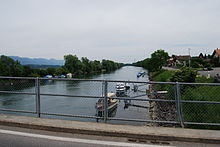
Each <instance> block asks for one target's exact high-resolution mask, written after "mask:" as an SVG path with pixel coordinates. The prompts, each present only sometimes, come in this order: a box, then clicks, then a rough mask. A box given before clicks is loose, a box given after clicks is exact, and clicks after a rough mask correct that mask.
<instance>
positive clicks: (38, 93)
mask: <svg viewBox="0 0 220 147" xmlns="http://www.w3.org/2000/svg"><path fill="white" fill-rule="evenodd" d="M35 92H36V112H37V117H40V80H39V78H36V81H35Z"/></svg>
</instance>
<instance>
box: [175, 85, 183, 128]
mask: <svg viewBox="0 0 220 147" xmlns="http://www.w3.org/2000/svg"><path fill="white" fill-rule="evenodd" d="M175 91H176V92H175V97H176V111H177V116H178V119H179V123H180V126H181V127H182V128H184V122H183V115H182V108H181V104H180V100H181V92H180V85H179V83H178V82H176V90H175Z"/></svg>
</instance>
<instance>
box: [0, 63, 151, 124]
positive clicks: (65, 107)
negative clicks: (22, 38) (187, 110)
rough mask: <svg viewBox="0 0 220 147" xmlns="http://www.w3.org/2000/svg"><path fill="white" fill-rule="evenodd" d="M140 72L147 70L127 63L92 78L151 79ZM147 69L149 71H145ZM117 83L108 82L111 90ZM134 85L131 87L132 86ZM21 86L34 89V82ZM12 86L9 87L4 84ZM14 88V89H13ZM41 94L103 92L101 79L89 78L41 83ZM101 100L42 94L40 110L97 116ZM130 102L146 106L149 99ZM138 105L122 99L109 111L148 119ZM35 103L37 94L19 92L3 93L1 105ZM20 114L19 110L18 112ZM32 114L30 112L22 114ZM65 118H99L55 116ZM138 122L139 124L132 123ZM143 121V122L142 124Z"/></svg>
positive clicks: (26, 107) (23, 107) (30, 106)
mask: <svg viewBox="0 0 220 147" xmlns="http://www.w3.org/2000/svg"><path fill="white" fill-rule="evenodd" d="M140 71H145V70H144V69H143V68H140V67H133V66H125V67H123V68H121V69H119V70H117V71H115V72H112V73H109V74H101V75H96V76H93V77H90V79H106V80H125V81H129V80H130V81H131V80H132V81H148V76H147V74H146V75H145V76H144V77H140V78H138V79H137V77H136V75H137V73H138V72H140ZM145 72H147V71H145ZM115 85H116V83H113V82H111V83H108V92H115ZM132 86H133V85H132V84H131V88H132ZM12 87H13V86H12ZM17 87H20V89H19V88H15V91H19V92H35V87H34V86H33V84H29V85H25V84H24V83H22V84H20V85H17ZM2 88H6V89H10V87H9V88H8V87H2ZM142 89H143V91H144V90H146V86H144V87H142ZM142 89H141V88H140V89H139V90H140V91H139V92H133V91H132V90H130V91H128V94H129V95H131V96H134V95H141V94H143V92H141V91H142ZM11 90H13V88H12V89H11ZM40 92H41V93H44V94H45V93H50V94H68V95H79V96H88V95H90V96H101V95H102V83H101V82H91V81H90V82H89V81H45V82H44V83H42V84H41V88H40ZM145 98H146V97H145ZM97 101H98V99H92V98H70V97H52V96H41V112H49V113H65V114H74V115H88V116H95V115H96V109H95V104H96V102H97ZM131 104H135V105H137V106H139V105H141V106H147V105H148V103H147V102H137V101H132V102H131ZM137 106H129V107H128V108H125V102H124V101H120V102H119V104H118V107H117V109H115V111H113V113H111V114H110V116H112V117H114V118H130V119H148V109H147V108H143V107H137ZM35 107H36V102H35V96H30V95H19V94H4V95H3V94H2V95H0V108H7V109H17V110H29V111H35V109H36V108H35ZM17 114H20V113H17ZM22 115H31V114H22ZM42 117H55V116H42ZM56 118H62V119H71V120H82V121H96V120H94V119H87V118H86V119H85V118H84V119H80V118H67V117H66V118H65V117H56ZM111 122H112V123H123V124H125V123H130V124H132V123H131V122H117V121H111ZM133 124H137V123H133ZM142 124H143V123H142Z"/></svg>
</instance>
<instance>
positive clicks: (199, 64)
mask: <svg viewBox="0 0 220 147" xmlns="http://www.w3.org/2000/svg"><path fill="white" fill-rule="evenodd" d="M191 67H193V68H208V69H211V68H212V65H211V64H210V63H209V62H208V61H206V60H204V59H201V58H198V57H193V58H192V59H191Z"/></svg>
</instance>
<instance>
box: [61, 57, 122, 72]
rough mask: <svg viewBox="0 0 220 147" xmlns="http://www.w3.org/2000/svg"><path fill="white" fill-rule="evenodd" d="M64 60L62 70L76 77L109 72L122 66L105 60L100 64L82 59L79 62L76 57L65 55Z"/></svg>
mask: <svg viewBox="0 0 220 147" xmlns="http://www.w3.org/2000/svg"><path fill="white" fill-rule="evenodd" d="M64 60H65V64H64V67H63V68H64V69H66V70H67V71H68V72H70V73H73V74H74V75H76V76H78V75H82V74H84V75H85V74H91V73H101V72H110V71H114V70H116V69H119V68H120V67H122V66H123V64H122V63H116V62H114V61H111V60H105V59H103V60H102V61H101V62H100V61H97V60H94V61H90V60H89V59H88V58H86V57H82V58H81V60H80V59H79V58H78V57H77V56H76V55H66V56H64Z"/></svg>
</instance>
